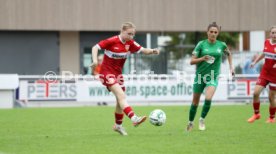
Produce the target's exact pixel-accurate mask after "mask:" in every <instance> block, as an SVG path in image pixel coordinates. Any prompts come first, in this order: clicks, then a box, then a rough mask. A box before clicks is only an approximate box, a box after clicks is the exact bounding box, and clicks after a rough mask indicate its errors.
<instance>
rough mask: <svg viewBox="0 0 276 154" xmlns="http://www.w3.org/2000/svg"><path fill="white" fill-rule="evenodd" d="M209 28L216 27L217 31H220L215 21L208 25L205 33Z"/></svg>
mask: <svg viewBox="0 0 276 154" xmlns="http://www.w3.org/2000/svg"><path fill="white" fill-rule="evenodd" d="M211 27H216V28H217V29H218V31H220V30H221V26H219V25H218V24H217V23H216V22H215V21H214V22H212V23H211V24H209V25H208V28H207V31H209V29H210V28H211Z"/></svg>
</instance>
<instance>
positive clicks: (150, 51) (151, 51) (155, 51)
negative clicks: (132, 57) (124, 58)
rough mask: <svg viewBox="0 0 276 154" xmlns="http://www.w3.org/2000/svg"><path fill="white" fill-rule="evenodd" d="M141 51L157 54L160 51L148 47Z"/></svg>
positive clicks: (146, 53)
mask: <svg viewBox="0 0 276 154" xmlns="http://www.w3.org/2000/svg"><path fill="white" fill-rule="evenodd" d="M141 52H142V53H143V54H145V55H152V54H155V55H159V53H160V51H159V50H158V49H149V48H143V49H142V50H141Z"/></svg>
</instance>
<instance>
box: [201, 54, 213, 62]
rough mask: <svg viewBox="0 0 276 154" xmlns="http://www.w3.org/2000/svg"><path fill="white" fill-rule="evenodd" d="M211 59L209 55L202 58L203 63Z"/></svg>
mask: <svg viewBox="0 0 276 154" xmlns="http://www.w3.org/2000/svg"><path fill="white" fill-rule="evenodd" d="M210 58H211V57H210V56H209V55H205V56H203V57H202V60H203V61H208V60H209V59H210Z"/></svg>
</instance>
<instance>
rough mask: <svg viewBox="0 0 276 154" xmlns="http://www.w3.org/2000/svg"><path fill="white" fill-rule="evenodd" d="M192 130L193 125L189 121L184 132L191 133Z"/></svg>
mask: <svg viewBox="0 0 276 154" xmlns="http://www.w3.org/2000/svg"><path fill="white" fill-rule="evenodd" d="M193 128H194V124H193V122H191V121H190V122H189V123H188V125H187V128H186V131H187V132H190V131H192V129H193Z"/></svg>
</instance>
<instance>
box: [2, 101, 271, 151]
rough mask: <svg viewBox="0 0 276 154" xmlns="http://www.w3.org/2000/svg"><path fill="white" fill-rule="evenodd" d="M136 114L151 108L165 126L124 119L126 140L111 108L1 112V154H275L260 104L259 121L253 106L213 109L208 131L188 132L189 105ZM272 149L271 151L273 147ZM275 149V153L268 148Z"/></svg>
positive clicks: (269, 129)
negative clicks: (253, 117) (161, 114)
mask: <svg viewBox="0 0 276 154" xmlns="http://www.w3.org/2000/svg"><path fill="white" fill-rule="evenodd" d="M133 108H134V111H135V112H136V113H137V114H139V115H148V114H149V113H150V112H151V111H152V110H153V109H156V108H160V109H162V110H164V111H165V113H166V115H167V121H166V124H165V125H164V126H161V127H157V126H153V125H151V124H150V123H149V121H148V120H147V121H146V122H145V123H144V124H142V125H141V126H139V127H138V128H134V127H133V126H132V125H131V122H130V120H129V119H128V118H127V117H125V118H124V127H125V128H126V130H127V132H128V134H129V135H128V136H126V137H123V136H120V135H119V134H118V133H116V132H113V131H112V125H113V124H114V118H113V117H114V115H113V113H114V107H80V108H32V109H10V110H0V154H89V153H97V154H105V153H106V154H119V153H120V154H123V153H137V154H153V153H166V154H170V153H171V154H178V153H200V154H202V153H210V154H216V153H218V154H221V153H229V154H233V153H238V154H241V153H246V154H248V153H254V154H255V153H266V154H269V153H274V152H275V150H273V149H275V139H276V133H275V130H276V124H266V123H265V120H266V118H267V117H268V105H261V113H262V118H261V119H260V120H259V121H256V122H255V123H253V124H248V123H247V122H246V119H247V118H249V116H251V114H252V107H251V105H250V106H249V105H232V106H212V108H211V111H210V112H209V115H208V116H207V119H206V131H199V130H198V119H199V115H200V113H201V108H198V113H197V117H196V121H195V128H194V130H193V131H192V132H189V133H188V132H186V131H185V128H186V124H187V121H188V112H189V106H146V107H135V106H134V107H133ZM273 147H274V148H273ZM272 148H273V149H272Z"/></svg>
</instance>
